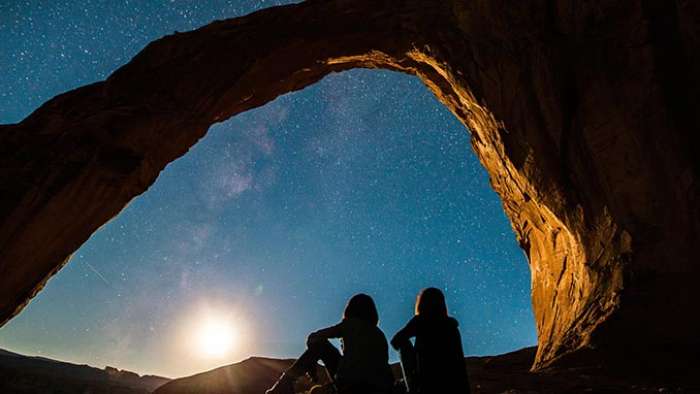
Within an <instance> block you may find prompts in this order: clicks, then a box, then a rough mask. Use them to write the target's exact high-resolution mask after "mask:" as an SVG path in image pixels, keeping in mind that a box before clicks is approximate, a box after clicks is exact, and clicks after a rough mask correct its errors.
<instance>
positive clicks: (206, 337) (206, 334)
mask: <svg viewBox="0 0 700 394" xmlns="http://www.w3.org/2000/svg"><path fill="white" fill-rule="evenodd" d="M195 334H196V337H197V338H196V349H195V350H196V352H197V353H198V354H200V355H201V356H204V357H207V358H222V357H224V356H227V355H229V354H230V353H231V352H232V351H233V350H234V349H235V347H236V346H237V345H238V342H239V339H240V332H239V331H238V329H237V327H236V325H235V324H233V322H232V321H231V320H229V319H227V318H225V317H220V316H208V317H207V318H206V319H204V321H203V322H202V324H201V325H200V326H199V327H198V329H197V332H196V333H195Z"/></svg>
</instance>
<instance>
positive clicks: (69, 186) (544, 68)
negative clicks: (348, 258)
mask: <svg viewBox="0 0 700 394" xmlns="http://www.w3.org/2000/svg"><path fill="white" fill-rule="evenodd" d="M698 16H700V7H699V6H698V5H696V4H694V3H692V2H683V1H667V0H656V1H655V0H648V1H643V0H637V1H627V2H617V1H613V0H610V1H607V0H599V1H593V2H586V3H585V4H584V3H583V2H581V3H579V2H576V1H572V2H551V1H544V0H540V1H528V2H507V1H492V0H491V1H486V0H484V1H480V0H471V1H467V0H463V1H458V0H453V1H438V0H436V1H432V2H431V1H418V0H416V1H412V0H404V1H399V0H381V1H378V0H371V1H369V0H338V1H321V0H317V1H308V2H306V3H303V4H300V5H292V6H286V7H278V8H273V9H267V10H263V11H261V12H258V13H255V14H252V15H249V16H246V17H242V18H236V19H231V20H226V21H217V22H214V23H212V24H210V25H208V26H205V27H203V28H201V29H198V30H196V31H193V32H188V33H175V34H173V35H170V36H168V37H165V38H163V39H160V40H157V41H155V42H153V43H151V44H150V45H148V46H147V47H146V48H145V49H144V50H143V51H142V52H141V53H140V54H139V55H137V56H136V57H135V58H134V59H133V60H132V61H131V62H130V63H129V64H127V65H125V66H124V67H122V68H120V69H119V70H117V71H116V72H115V73H114V74H112V75H111V76H110V77H109V78H108V79H107V80H105V81H102V82H98V83H95V84H92V85H89V86H85V87H82V88H79V89H76V90H74V91H71V92H68V93H65V94H63V95H60V96H57V97H56V98H54V99H52V100H50V101H49V102H47V103H46V104H44V105H43V106H42V107H41V108H39V109H38V110H37V111H35V112H34V113H33V114H31V115H30V116H29V117H28V118H26V119H25V120H23V121H22V122H20V123H18V124H15V125H4V126H0V180H1V182H0V192H1V193H0V223H2V226H1V227H0V321H2V322H6V321H7V320H8V319H10V318H11V317H12V316H14V315H16V314H17V313H19V311H20V310H21V309H22V307H23V306H24V305H25V304H26V303H27V302H28V301H29V300H30V299H31V297H33V296H34V295H35V294H36V293H37V292H38V291H39V290H40V289H41V288H42V286H43V284H44V283H45V282H46V280H48V278H49V277H50V276H51V275H52V274H53V273H55V272H56V271H57V270H58V269H60V268H61V267H62V266H63V265H64V264H65V262H66V261H67V260H68V259H69V257H70V255H71V253H72V252H73V251H74V250H76V249H77V248H78V247H79V246H80V245H81V244H82V243H83V242H84V241H85V240H87V239H88V237H89V236H90V234H92V232H94V231H95V230H96V229H97V228H99V226H101V225H102V224H104V223H105V222H107V221H108V220H109V219H110V218H112V217H114V216H115V215H116V214H118V213H119V211H120V210H121V209H122V208H123V207H124V206H125V205H126V204H127V203H128V202H129V201H130V200H131V199H132V198H134V197H135V196H137V195H139V194H141V193H142V192H144V191H145V190H146V189H147V188H148V187H149V185H151V184H152V183H153V182H154V180H155V179H156V177H157V176H158V174H159V172H160V171H161V170H162V169H163V168H164V167H165V166H166V165H167V164H168V163H169V162H171V161H172V160H174V159H176V158H177V157H179V156H181V155H183V154H185V153H186V152H187V150H188V149H189V147H191V146H192V145H193V144H194V143H195V142H196V141H197V140H198V139H199V138H201V137H202V136H204V135H205V133H206V131H207V129H208V127H209V126H210V125H211V124H213V123H215V122H218V121H222V120H224V119H226V118H228V117H231V116H233V115H235V114H237V113H240V112H242V111H245V110H247V109H250V108H253V107H256V106H260V105H263V104H265V103H266V102H268V101H270V100H272V99H273V98H275V97H276V96H278V95H280V94H283V93H286V92H289V91H293V90H296V89H301V88H303V87H304V86H307V85H308V84H311V83H313V82H315V81H317V80H319V79H320V78H322V77H323V76H324V75H326V74H327V73H330V72H334V71H340V70H345V69H349V68H353V67H369V68H374V67H381V68H387V69H392V70H397V71H402V72H407V73H411V74H415V75H417V76H419V77H420V78H421V79H422V80H423V81H424V82H425V84H426V85H427V86H428V87H429V88H430V89H431V90H432V91H433V92H434V93H435V94H436V95H437V97H438V98H439V99H440V100H441V101H442V102H443V103H444V104H445V105H446V106H447V107H449V108H450V109H451V110H452V112H453V113H454V114H455V115H456V116H457V117H458V118H459V119H460V120H462V122H463V123H464V124H465V125H467V126H468V127H469V129H470V130H471V132H472V143H473V146H474V149H475V150H476V153H477V155H478V156H479V158H480V160H481V161H482V163H483V164H484V166H485V167H486V169H487V170H488V172H489V174H490V177H491V181H492V184H493V187H494V189H495V190H496V191H497V192H498V193H499V195H500V196H501V198H502V199H503V205H504V209H505V211H506V213H507V215H508V217H509V218H510V220H511V222H512V224H513V228H514V229H515V232H516V234H517V236H518V239H519V241H520V243H521V245H522V246H523V248H524V249H525V251H526V253H527V254H528V257H529V261H530V266H531V271H532V286H533V290H532V298H533V307H534V311H535V314H536V321H537V330H538V337H539V350H538V354H537V358H536V360H535V365H534V368H536V369H537V368H543V367H546V366H549V365H552V364H553V363H554V362H556V361H558V360H561V359H562V357H563V356H566V355H570V354H574V355H575V354H576V353H577V352H576V350H580V349H593V348H597V349H598V350H603V351H609V352H610V353H611V354H612V353H615V352H618V351H620V350H626V349H628V348H630V347H634V346H635V344H638V343H644V344H646V347H645V348H644V349H642V350H640V351H639V352H640V353H644V352H647V351H649V352H651V351H658V350H660V349H663V348H665V347H668V346H672V347H674V348H679V347H686V348H688V347H690V348H692V349H697V348H698V339H697V338H696V334H697V332H698V331H699V328H700V322H699V320H700V319H698V317H697V316H695V315H694V314H693V313H692V312H690V311H692V310H694V309H695V308H696V306H695V304H696V301H697V300H698V296H697V293H696V292H695V291H694V289H693V287H694V280H695V277H696V276H697V273H698V270H699V269H698V264H697V262H696V258H695V257H694V255H693V249H694V248H695V244H696V243H697V242H698V229H699V223H700V214H699V212H698V190H699V189H698V183H697V180H696V177H697V174H698V166H697V163H696V162H695V159H694V158H695V155H697V153H698V147H699V145H698V137H697V136H696V135H695V134H697V131H698V125H699V124H700V119H699V115H698V114H699V113H700V111H698V109H700V108H699V106H698V97H699V96H698V92H699V91H700V89H698V87H699V84H698V76H697V75H696V73H695V72H696V71H697V70H698V69H700V68H699V67H698V65H700V62H699V61H698V54H699V53H700V50H699V49H700V45H698V37H700V34H699V33H700V29H699V28H698V24H697V21H698Z"/></svg>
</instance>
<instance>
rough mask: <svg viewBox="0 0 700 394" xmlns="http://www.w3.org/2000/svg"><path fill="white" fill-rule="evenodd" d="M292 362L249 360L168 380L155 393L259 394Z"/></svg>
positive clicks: (263, 359) (259, 358)
mask: <svg viewBox="0 0 700 394" xmlns="http://www.w3.org/2000/svg"><path fill="white" fill-rule="evenodd" d="M293 361H294V360H278V359H271V358H262V357H251V358H249V359H247V360H244V361H241V362H240V363H236V364H231V365H227V366H225V367H220V368H216V369H213V370H211V371H207V372H203V373H199V374H196V375H192V376H188V377H185V378H180V379H175V380H171V381H170V382H168V383H166V384H164V385H163V386H161V387H160V388H158V389H157V390H156V391H155V392H154V394H175V393H177V394H204V393H227V394H248V393H256V394H262V393H264V392H265V390H267V389H268V388H270V386H272V384H274V383H275V381H276V380H277V378H278V377H279V376H280V374H281V373H282V371H284V370H286V369H287V368H289V366H290V365H292V362H293Z"/></svg>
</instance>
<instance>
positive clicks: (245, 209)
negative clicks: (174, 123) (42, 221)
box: [0, 1, 536, 376]
mask: <svg viewBox="0 0 700 394" xmlns="http://www.w3.org/2000/svg"><path fill="white" fill-rule="evenodd" d="M275 4H276V3H273V2H260V3H258V2H245V1H229V2H216V1H206V2H204V1H192V2H189V1H187V2H186V1H148V2H146V1H142V2H141V1H139V2H136V1H131V2H127V1H101V2H98V1H80V2H74V3H71V2H62V1H55V2H42V1H39V2H26V3H15V2H12V4H11V5H7V4H4V3H3V4H2V5H0V48H1V50H0V69H1V70H2V72H1V73H0V123H12V122H17V121H19V120H21V119H22V118H24V117H25V116H27V115H28V114H29V113H30V112H31V111H32V110H34V109H35V108H36V107H37V106H39V105H41V103H42V102H44V101H45V100H47V99H49V98H51V97H52V96H54V95H56V94H58V93H61V92H63V91H66V90H69V89H73V88H76V87H78V86H81V85H83V84H86V83H90V82H94V81H97V80H100V79H103V78H105V77H106V76H107V75H109V73H110V72H112V71H114V70H115V69H116V68H117V67H119V66H120V65H122V64H124V63H125V62H127V61H129V59H130V58H131V57H132V56H133V55H135V54H136V53H137V52H138V51H139V50H140V49H141V48H143V46H144V45H145V44H147V43H148V42H149V41H151V40H153V39H155V38H158V37H160V36H162V35H164V34H169V33H172V32H173V31H176V30H179V31H185V30H190V29H193V28H196V27H198V26H201V25H204V24H206V23H208V22H211V21H212V20H214V19H223V18H229V17H234V16H239V15H244V14H246V13H248V12H251V11H254V10H256V9H259V8H264V7H268V6H271V5H275ZM529 281H530V280H529V271H528V266H527V262H526V259H525V256H524V254H523V252H522V251H521V250H520V249H519V248H518V246H517V244H516V241H515V237H514V234H513V232H512V230H511V227H510V224H509V222H508V220H507V218H506V217H505V215H504V213H503V209H502V206H501V202H500V200H499V199H498V196H497V195H496V194H495V193H494V192H493V190H492V189H491V187H490V185H489V182H488V176H487V174H486V172H485V171H484V169H483V167H481V165H480V164H479V162H478V160H477V159H476V157H475V155H474V153H473V151H472V150H471V146H470V144H469V135H468V132H467V130H466V129H465V128H464V126H463V125H462V124H460V123H459V122H458V121H457V119H456V118H455V117H454V116H453V115H452V114H451V113H449V111H448V110H447V109H446V108H445V107H443V106H442V105H441V104H440V103H439V102H437V100H436V99H435V97H434V96H432V94H431V93H430V92H429V91H428V90H427V89H426V88H425V86H423V84H422V83H421V82H420V81H419V80H418V79H416V78H415V77H411V76H407V75H401V74H397V73H393V72H388V71H377V70H353V71H349V72H345V73H341V74H332V75H330V76H328V77H327V78H325V79H324V80H323V81H321V82H319V83H318V84H316V85H313V86H311V87H309V88H306V89H304V90H303V91H300V92H296V93H293V94H289V95H285V96H282V97H280V98H278V99H277V100H275V101H273V102H271V103H269V104H267V105H265V106H264V107H261V108H258V109H256V110H253V111H249V112H246V113H244V114H241V115H239V116H237V117H236V118H233V119H230V120H228V121H226V122H224V123H220V124H217V125H215V126H214V127H212V129H211V130H210V131H209V134H208V135H207V137H206V138H204V139H203V140H202V141H201V142H200V143H198V144H197V145H196V146H195V147H194V148H193V149H192V150H191V151H190V152H189V153H188V154H186V155H185V156H183V157H182V158H181V159H179V160H177V161H175V162H174V163H171V164H170V165H169V166H168V167H167V168H166V169H165V171H164V172H163V173H162V174H161V176H160V177H159V179H158V180H157V182H156V183H155V184H154V185H153V186H152V187H151V188H150V189H149V190H148V191H147V192H146V193H144V194H143V195H142V196H140V197H138V198H136V199H135V200H134V201H132V202H131V204H130V205H129V206H128V207H127V208H126V209H125V210H124V211H123V212H122V213H121V214H120V215H119V216H118V217H116V218H115V219H114V220H112V221H111V222H109V223H108V224H107V225H105V226H104V227H103V228H101V229H100V230H99V231H98V232H97V233H95V234H94V235H93V237H92V238H91V239H90V240H89V241H88V242H86V243H85V244H84V245H83V246H82V247H81V248H80V249H79V250H78V251H77V252H76V253H75V254H74V256H73V258H72V259H71V262H70V263H69V264H68V265H67V266H66V267H65V268H64V269H63V270H62V271H61V272H60V273H59V274H58V275H56V276H55V277H54V278H53V279H51V281H50V282H49V283H48V286H47V287H46V288H45V290H43V291H42V292H41V293H40V294H39V295H38V296H37V297H36V299H35V300H34V301H32V303H31V304H30V305H29V306H28V307H27V308H26V309H25V310H24V312H23V313H22V314H21V315H20V316H18V317H17V318H15V319H14V320H12V321H11V322H10V323H8V324H7V325H6V326H5V327H3V328H2V329H0V347H3V348H8V349H10V350H14V351H18V352H24V353H29V354H41V355H44V356H48V357H55V358H60V359H64V360H70V361H74V362H79V363H89V364H92V365H96V366H104V365H107V364H108V365H115V366H118V367H120V368H128V369H132V370H135V371H138V372H141V373H145V372H147V373H159V374H164V375H168V376H177V375H183V374H187V373H193V372H197V371H200V370H203V369H206V368H211V367H214V366H217V365H221V364H225V363H229V362H234V361H238V360H240V359H243V358H245V357H248V356H250V355H254V354H255V355H266V356H283V357H293V356H295V355H296V354H297V353H299V352H300V351H301V350H303V346H304V338H305V336H306V334H307V333H308V332H309V331H310V330H313V329H315V328H319V327H322V326H325V325H329V324H332V323H334V322H336V321H338V320H339V318H340V315H341V312H342V307H343V305H344V303H345V302H346V300H347V298H348V297H349V296H350V295H352V294H354V293H357V292H366V293H368V294H370V295H372V296H373V297H374V298H375V300H376V302H377V305H378V307H379V309H380V315H381V328H382V329H383V330H384V331H385V332H386V333H387V335H388V336H389V335H391V334H393V333H394V332H395V331H396V330H397V329H398V328H399V327H400V326H401V325H402V324H403V323H404V322H405V321H406V320H407V319H408V318H410V316H411V314H412V307H413V302H414V301H415V296H416V293H417V292H418V291H419V290H420V289H421V288H423V287H426V286H437V287H440V288H442V289H443V290H444V291H445V293H446V295H447V299H448V304H449V305H448V306H449V308H450V312H451V314H453V315H454V316H455V317H456V318H457V319H458V320H459V321H460V323H461V330H462V335H463V339H464V347H465V351H466V353H468V354H495V353H500V352H506V351H510V350H515V349H518V348H520V347H524V346H529V345H532V344H534V343H535V342H536V338H535V329H534V321H533V317H532V311H531V306H530V298H529V291H530V282H529ZM202 308H213V309H216V310H219V311H226V313H231V314H232V315H233V316H234V317H235V318H236V319H238V320H239V321H240V322H242V323H241V324H242V325H243V326H244V327H245V338H243V343H242V344H241V346H240V347H239V348H238V349H237V350H236V351H235V352H234V353H235V354H230V355H229V356H228V358H226V359H223V360H221V359H217V360H206V359H201V360H200V359H197V358H196V357H191V356H190V355H188V349H187V347H186V346H184V345H183V342H186V341H187V335H188V333H187V332H186V329H185V328H184V327H187V326H188V324H190V323H191V320H192V319H194V318H195V317H196V316H197V313H198V311H200V310H201V309H202ZM183 330H184V332H183ZM392 358H393V359H395V355H394V354H392ZM183 359H184V360H187V362H183Z"/></svg>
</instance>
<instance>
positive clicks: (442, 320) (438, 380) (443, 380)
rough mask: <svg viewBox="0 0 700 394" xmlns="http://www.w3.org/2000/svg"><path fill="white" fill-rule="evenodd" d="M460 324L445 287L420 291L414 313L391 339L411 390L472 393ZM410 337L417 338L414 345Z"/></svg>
mask: <svg viewBox="0 0 700 394" xmlns="http://www.w3.org/2000/svg"><path fill="white" fill-rule="evenodd" d="M457 325H458V323H457V320H455V319H454V318H452V317H450V316H448V315H447V305H446V304H445V296H444V295H443V294H442V291H440V290H438V289H436V288H434V287H431V288H427V289H424V290H423V291H421V292H420V294H418V298H417V299H416V314H415V316H414V317H413V318H412V319H411V320H410V321H409V322H408V324H406V326H405V327H404V328H402V329H401V330H400V331H399V332H397V333H396V335H394V338H392V340H391V346H393V347H394V348H395V349H396V350H398V351H399V353H400V355H401V367H402V369H403V374H404V381H405V382H406V386H407V388H408V391H409V393H411V394H414V393H415V394H441V393H459V394H463V393H469V380H468V378H467V368H466V364H465V362H464V352H463V351H462V339H461V337H460V335H459V329H458V328H457ZM410 338H415V346H414V345H413V344H412V343H411V341H410Z"/></svg>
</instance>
